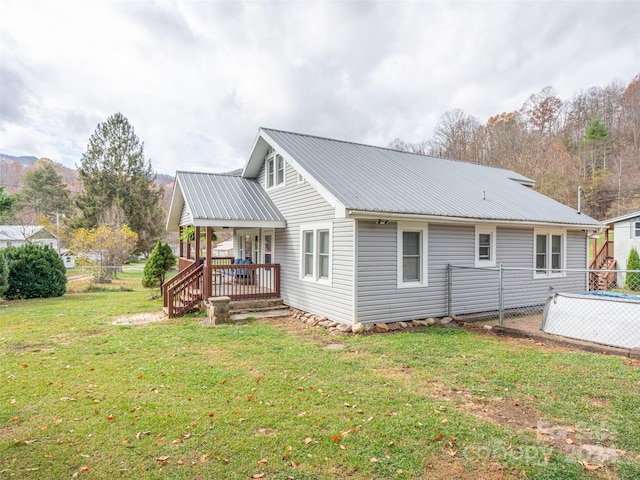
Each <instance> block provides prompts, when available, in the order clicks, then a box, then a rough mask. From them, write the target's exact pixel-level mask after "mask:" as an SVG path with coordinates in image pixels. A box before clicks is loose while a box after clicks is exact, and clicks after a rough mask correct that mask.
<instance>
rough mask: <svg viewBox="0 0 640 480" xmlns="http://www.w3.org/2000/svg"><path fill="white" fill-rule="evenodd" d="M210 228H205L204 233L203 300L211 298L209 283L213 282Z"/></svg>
mask: <svg viewBox="0 0 640 480" xmlns="http://www.w3.org/2000/svg"><path fill="white" fill-rule="evenodd" d="M211 238H212V235H211V227H207V233H206V242H207V244H206V245H205V248H206V255H207V257H206V258H205V261H204V298H207V299H208V298H209V297H210V296H211V282H212V281H213V275H212V273H213V272H212V271H211V254H212V252H213V246H212V245H211Z"/></svg>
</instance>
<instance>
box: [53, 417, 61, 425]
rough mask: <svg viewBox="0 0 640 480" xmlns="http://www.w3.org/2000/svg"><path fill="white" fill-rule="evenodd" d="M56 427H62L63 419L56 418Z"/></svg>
mask: <svg viewBox="0 0 640 480" xmlns="http://www.w3.org/2000/svg"><path fill="white" fill-rule="evenodd" d="M54 423H55V424H56V425H60V424H61V423H62V419H61V418H56V420H55V422H54Z"/></svg>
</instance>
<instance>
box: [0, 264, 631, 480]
mask: <svg viewBox="0 0 640 480" xmlns="http://www.w3.org/2000/svg"><path fill="white" fill-rule="evenodd" d="M139 277H140V271H137V272H125V274H124V275H123V278H124V281H123V282H121V285H119V286H118V290H119V289H120V288H121V287H122V286H123V285H124V288H123V290H124V291H93V292H88V293H76V294H71V295H65V296H64V297H61V298H57V299H48V300H29V301H14V302H9V303H8V306H6V307H0V478H38V479H43V478H56V479H57V478H72V477H73V476H74V475H75V477H77V478H87V479H88V478H196V479H199V478H201V479H210V478H269V479H288V478H295V479H317V478H355V479H370V478H442V479H445V478H460V479H466V478H469V479H475V480H478V479H483V478H486V479H493V478H498V479H500V478H529V479H532V478H536V479H543V478H548V479H552V478H553V479H567V478H629V479H631V478H639V477H640V457H639V455H640V435H639V434H638V432H639V431H640V367H639V365H640V364H639V363H638V362H635V363H634V362H630V361H629V360H628V359H624V358H618V357H608V356H602V355H595V354H590V353H579V352H567V351H561V350H553V349H548V348H543V347H541V346H537V345H534V344H532V343H531V344H530V343H526V342H516V341H513V340H504V339H497V338H493V337H489V336H484V335H477V334H474V333H472V332H468V331H463V330H458V329H447V328H439V327H431V328H424V329H415V330H413V331H410V332H403V333H397V334H388V335H373V336H362V337H348V338H342V337H328V336H326V335H323V334H322V331H319V330H303V329H299V328H294V326H288V325H287V324H286V323H285V322H275V321H266V320H265V321H262V320H258V321H253V322H249V323H248V324H246V325H237V326H222V327H205V326H202V325H200V322H201V317H197V316H195V317H190V318H183V319H176V320H173V321H165V322H161V323H156V324H149V325H145V326H138V327H123V326H114V325H112V324H111V321H112V319H113V318H114V317H115V316H118V315H124V314H134V313H139V312H144V311H157V310H159V309H160V307H161V303H160V300H157V299H155V300H151V299H150V298H149V297H150V293H149V292H148V291H143V290H142V289H141V288H140V287H139V286H138V285H139ZM122 284H123V285H122ZM89 290H92V289H89ZM154 293H156V292H154ZM329 343H341V344H342V345H343V346H344V348H342V349H330V348H326V347H327V344H329ZM538 422H547V423H550V424H553V425H554V426H557V427H558V428H560V427H564V428H565V431H567V430H566V429H567V428H568V429H569V430H568V434H567V436H566V438H564V437H562V438H560V439H559V440H558V439H556V442H555V443H548V442H545V441H544V440H542V439H540V437H539V436H537V435H536V429H534V428H531V427H535V426H536V425H539V423H538ZM546 437H548V435H547V436H546ZM581 443H595V444H598V445H601V446H605V447H613V448H616V449H618V451H617V456H618V458H617V460H616V461H615V462H609V463H606V462H605V464H604V465H601V464H600V462H598V461H595V460H594V459H593V458H585V457H580V456H577V455H576V454H574V453H571V450H572V447H576V446H578V445H579V444H581ZM581 462H584V463H581Z"/></svg>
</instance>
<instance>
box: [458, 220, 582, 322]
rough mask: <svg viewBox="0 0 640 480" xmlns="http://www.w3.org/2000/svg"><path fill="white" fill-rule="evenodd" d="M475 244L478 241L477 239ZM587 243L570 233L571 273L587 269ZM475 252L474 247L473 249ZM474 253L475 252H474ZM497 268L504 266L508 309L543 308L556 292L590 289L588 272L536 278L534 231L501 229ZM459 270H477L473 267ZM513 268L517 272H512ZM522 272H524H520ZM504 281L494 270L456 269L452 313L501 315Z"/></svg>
mask: <svg viewBox="0 0 640 480" xmlns="http://www.w3.org/2000/svg"><path fill="white" fill-rule="evenodd" d="M474 241H475V239H474ZM586 242H587V240H586V236H585V234H584V233H582V232H580V231H568V232H566V242H565V245H566V250H565V252H564V255H565V265H566V268H567V269H568V270H572V269H574V270H575V269H584V268H585V265H586V261H587V259H586V254H587V253H586V252H587V248H586V247H587V243H586ZM471 248H473V247H471ZM472 251H473V250H472ZM496 260H497V262H496V264H497V265H502V266H503V267H505V268H504V270H503V280H502V285H503V291H504V299H503V301H504V304H503V306H504V308H505V309H514V308H523V307H532V306H541V305H543V304H544V302H545V301H546V300H547V298H548V297H549V296H550V295H551V294H552V293H554V292H580V291H584V290H585V289H586V286H587V280H586V278H587V277H586V273H585V272H571V271H568V272H565V275H564V276H542V277H534V271H533V266H534V229H533V228H524V227H523V228H507V227H498V228H497V230H496ZM452 265H455V266H467V267H473V258H472V260H471V261H470V262H469V263H466V264H457V263H454V262H452ZM511 268H516V270H512V269H511ZM518 269H521V270H518ZM499 289H500V277H499V272H498V270H497V268H493V269H475V268H469V269H466V270H465V269H456V268H454V269H453V272H452V291H451V295H452V310H453V312H452V313H456V314H470V313H482V312H492V311H497V310H498V308H499V299H498V293H499Z"/></svg>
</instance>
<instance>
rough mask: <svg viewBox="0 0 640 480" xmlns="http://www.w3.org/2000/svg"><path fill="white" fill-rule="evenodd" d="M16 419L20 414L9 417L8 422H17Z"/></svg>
mask: <svg viewBox="0 0 640 480" xmlns="http://www.w3.org/2000/svg"><path fill="white" fill-rule="evenodd" d="M18 420H20V416H19V415H16V416H15V417H11V418H10V419H9V422H17V421H18Z"/></svg>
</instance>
